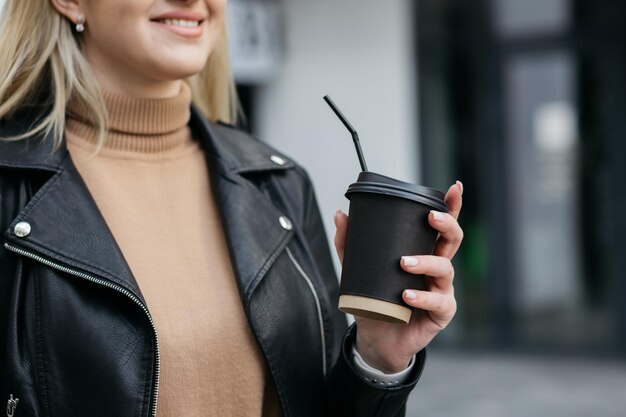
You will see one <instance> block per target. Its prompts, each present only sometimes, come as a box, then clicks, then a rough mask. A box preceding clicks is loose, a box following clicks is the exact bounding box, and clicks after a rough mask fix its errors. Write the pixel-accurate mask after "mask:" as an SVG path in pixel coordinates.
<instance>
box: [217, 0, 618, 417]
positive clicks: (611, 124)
mask: <svg viewBox="0 0 626 417" xmlns="http://www.w3.org/2000/svg"><path fill="white" fill-rule="evenodd" d="M229 18H230V41H231V52H232V60H233V66H234V70H235V76H236V79H237V83H238V86H239V92H240V96H241V99H242V105H243V108H244V110H245V113H246V115H247V119H246V121H245V123H243V125H244V128H246V129H248V130H250V131H251V132H253V133H254V134H255V135H256V136H258V137H259V138H261V140H264V141H267V142H269V143H270V144H272V145H274V146H276V147H277V148H278V149H280V150H281V151H283V152H284V153H285V154H286V155H288V156H291V157H293V158H294V159H295V160H297V161H298V162H300V163H301V164H303V165H304V166H305V167H306V168H307V170H308V171H309V173H310V174H311V176H312V178H313V181H314V183H315V186H316V190H317V195H318V199H319V202H320V206H321V209H322V213H323V215H324V220H325V222H326V227H327V231H328V233H329V238H332V236H333V234H334V226H333V225H332V215H333V213H334V211H335V209H337V208H343V209H344V210H347V208H348V201H347V200H346V199H345V197H344V196H343V193H344V192H345V190H346V188H347V186H348V185H349V184H350V183H351V182H353V181H354V180H355V179H356V176H357V174H358V172H359V166H358V161H357V158H356V155H355V153H354V149H353V146H352V143H351V140H350V136H349V134H348V132H347V131H346V130H345V128H344V127H343V126H342V125H341V124H340V122H339V121H338V120H337V118H336V117H335V116H334V115H333V114H332V112H331V111H330V109H329V108H328V107H327V106H326V104H325V103H324V102H323V100H322V96H323V95H325V94H330V95H331V97H333V99H334V100H335V102H336V103H337V105H338V106H339V107H340V108H341V109H342V110H343V112H344V114H345V115H346V116H347V117H348V118H349V120H350V121H351V122H352V124H353V125H354V126H355V127H356V129H357V130H358V132H359V134H360V137H361V143H362V145H363V148H364V152H365V156H366V159H367V161H368V165H369V168H370V169H371V170H372V171H375V172H379V173H382V174H386V175H389V176H392V177H396V178H399V179H402V180H406V181H411V182H418V183H420V184H424V185H428V186H432V187H435V188H440V189H447V187H448V186H449V185H450V184H453V183H454V181H455V180H457V179H459V180H461V181H463V183H464V185H465V195H464V207H463V212H462V216H461V219H460V222H461V225H462V226H463V228H464V230H465V241H464V244H463V246H462V248H461V251H460V253H459V255H458V256H457V257H456V259H455V262H456V264H455V265H456V270H457V278H456V289H457V293H456V294H457V298H458V301H459V309H458V313H457V316H456V318H455V320H454V322H453V324H452V325H451V326H450V327H449V328H448V329H446V331H445V332H444V333H443V334H442V335H440V337H439V338H438V339H437V340H436V342H435V343H433V345H432V348H430V352H429V360H428V362H427V366H426V370H425V372H424V375H423V377H422V380H421V381H420V383H419V385H418V388H417V389H416V390H415V391H414V393H413V394H412V396H411V400H410V404H409V407H408V415H409V416H418V415H428V416H429V417H434V416H459V417H461V416H463V417H468V416H482V417H486V416H528V415H532V416H624V415H626V395H624V394H625V393H626V302H625V301H624V298H625V297H626V274H625V273H624V271H626V220H625V218H624V213H625V212H626V195H625V194H626V186H624V182H625V181H626V138H625V137H624V132H625V131H626V117H625V116H626V115H625V112H624V109H626V82H625V80H626V60H625V53H626V33H625V32H626V29H625V28H626V1H624V0H600V1H592V0H417V1H410V0H395V1H386V2H382V1H375V0H332V1H330V0H317V1H306V0H289V1H287V0H283V1H280V0H274V1H273V0H230V5H229Z"/></svg>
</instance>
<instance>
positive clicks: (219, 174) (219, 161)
mask: <svg viewBox="0 0 626 417" xmlns="http://www.w3.org/2000/svg"><path fill="white" fill-rule="evenodd" d="M191 114H192V116H191V121H190V126H191V129H192V131H193V133H194V135H195V136H196V137H197V139H198V140H199V141H200V142H201V144H202V146H203V147H204V149H205V151H206V155H207V163H208V164H209V167H210V172H211V180H212V184H213V188H214V193H215V198H216V199H217V205H218V207H219V209H220V214H221V218H222V222H223V225H224V232H225V235H226V239H227V244H228V248H229V252H230V256H231V261H232V264H233V268H234V271H235V274H236V277H237V280H238V285H239V288H240V291H241V294H242V297H243V301H244V305H245V306H246V308H247V300H248V299H249V297H250V295H251V294H252V292H253V291H254V288H255V287H256V285H257V284H258V282H259V281H260V280H261V278H262V277H263V276H264V275H265V273H266V272H267V271H268V270H269V268H270V267H271V265H272V264H273V262H274V260H275V259H276V257H277V256H278V254H280V252H281V251H282V250H283V249H284V247H285V246H286V245H287V243H288V241H289V239H290V238H291V236H292V233H293V232H292V231H291V230H287V229H286V228H285V227H284V221H283V224H281V221H280V218H281V216H285V215H286V214H285V213H281V212H280V210H278V209H277V208H276V206H275V205H274V204H273V203H272V201H271V199H270V198H269V196H268V195H266V194H264V193H262V192H261V191H260V190H259V189H258V188H257V187H256V186H255V185H254V184H253V182H252V181H250V180H249V179H250V178H253V177H254V176H255V175H266V174H271V173H276V172H280V171H283V170H288V169H292V168H293V167H294V164H293V163H292V162H291V161H289V160H288V159H287V158H284V157H282V156H280V155H277V154H276V153H275V152H273V151H272V150H271V149H270V148H269V147H267V146H266V145H263V144H261V143H259V142H256V141H254V140H252V139H251V138H250V137H249V136H248V135H246V134H243V133H241V132H239V131H237V130H235V129H233V128H231V127H225V126H220V125H216V126H212V125H211V124H210V123H209V122H207V121H206V119H205V118H204V117H203V116H202V115H201V114H200V113H199V112H198V110H197V109H196V108H195V107H193V106H192V112H191ZM49 136H50V135H49ZM51 139H52V138H51V137H47V138H46V139H45V140H43V141H40V140H36V139H33V140H32V141H31V140H29V141H18V142H12V143H4V144H2V151H3V152H2V153H1V155H0V166H6V167H12V168H21V169H36V170H44V171H48V172H49V173H50V174H51V178H50V179H49V180H48V181H47V182H46V183H45V184H44V185H43V186H42V187H41V189H39V190H38V191H37V192H36V194H35V195H34V196H33V198H31V200H30V201H29V202H28V204H27V205H26V206H25V207H24V209H23V210H22V211H21V213H19V215H18V216H17V217H16V218H15V220H14V221H13V222H12V223H11V225H10V227H9V229H8V230H7V231H6V232H5V238H6V241H7V243H9V244H11V245H13V246H15V247H18V248H22V249H23V250H27V251H29V252H33V253H34V254H37V255H38V256H42V257H43V258H45V259H47V260H50V261H53V262H55V263H59V264H62V265H64V266H68V267H70V268H75V269H79V270H81V271H85V272H87V273H89V274H93V275H96V276H99V277H103V278H106V279H108V280H110V281H112V282H113V283H115V284H118V285H121V286H123V287H124V288H126V289H127V290H129V291H131V292H132V293H133V294H134V295H135V296H137V297H138V298H139V299H140V300H142V301H143V297H142V295H141V291H140V290H139V287H138V284H137V282H136V280H135V278H134V277H133V274H132V272H131V270H130V268H129V267H128V264H127V262H126V260H125V259H124V256H123V255H122V253H121V250H120V249H119V247H118V245H117V243H116V242H115V239H114V237H113V236H112V234H111V232H110V230H109V228H108V226H107V225H106V223H105V221H104V219H103V217H102V215H101V214H100V211H99V209H98V207H97V205H96V203H95V201H94V200H93V198H92V197H91V194H90V193H89V190H88V189H87V186H86V185H85V183H84V181H83V179H82V178H81V176H80V174H79V173H78V171H77V170H76V167H75V166H74V164H73V163H72V161H71V158H70V157H69V153H68V152H67V149H66V147H65V145H64V144H62V145H61V148H60V149H58V150H56V151H53V150H52V149H51V147H50V144H51V143H52V141H51ZM35 144H37V145H35ZM276 156H279V159H278V161H279V162H280V163H277V162H275V161H276V160H277V159H276ZM21 221H25V222H28V223H29V224H30V225H31V233H30V234H29V235H28V236H26V237H18V236H16V235H15V233H14V232H13V229H14V227H15V225H16V224H17V223H19V222H21ZM209 256H210V255H209Z"/></svg>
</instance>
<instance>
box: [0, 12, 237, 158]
mask: <svg viewBox="0 0 626 417" xmlns="http://www.w3.org/2000/svg"><path fill="white" fill-rule="evenodd" d="M71 24H72V23H71V22H70V21H69V20H68V19H66V18H65V17H64V16H62V15H61V14H60V13H58V12H57V11H56V9H54V7H52V5H51V3H50V1H49V0H6V2H5V4H4V7H3V10H2V11H1V12H0V120H4V119H8V118H10V117H11V116H12V115H14V114H15V112H16V111H17V110H19V109H21V108H23V107H28V106H35V107H43V108H45V110H46V111H47V113H45V114H42V115H41V116H40V118H39V119H38V120H37V121H36V122H35V123H34V124H33V125H32V126H30V127H29V130H28V131H27V132H25V133H22V134H20V135H18V136H14V137H11V138H5V139H9V140H19V139H24V138H27V137H31V136H33V135H36V134H44V135H47V134H49V133H50V132H53V136H54V148H55V149H56V148H58V146H59V145H60V144H61V142H62V140H63V132H64V130H65V109H66V106H67V103H68V101H69V100H70V97H71V98H72V100H78V101H79V102H82V103H83V104H84V105H86V106H87V108H88V109H89V110H91V112H92V113H93V115H94V121H95V123H96V127H97V128H98V131H99V135H98V148H100V146H102V144H103V143H104V141H105V137H106V123H107V115H106V108H105V106H104V102H103V100H102V96H101V94H100V90H99V88H98V85H97V83H96V80H95V78H94V76H93V74H92V71H91V68H90V66H89V63H88V62H87V60H86V59H85V57H84V56H83V54H82V52H81V48H80V42H79V39H78V37H77V35H76V34H74V33H73V32H72V27H71ZM221 35H222V36H220V39H219V40H218V42H217V44H216V45H215V48H214V49H213V51H212V52H211V55H210V57H209V59H208V60H207V63H206V65H205V66H204V68H203V69H202V70H201V71H200V73H198V74H196V75H194V76H193V77H191V78H189V79H188V80H187V82H188V83H189V84H190V86H191V90H192V96H193V100H194V102H195V104H196V105H197V106H198V108H199V109H200V111H201V112H202V113H204V115H205V116H206V117H207V118H208V119H210V120H222V121H225V122H229V123H234V122H235V121H236V119H237V111H238V105H237V95H236V89H235V83H234V80H233V77H232V73H231V70H230V63H229V60H228V44H227V36H226V24H225V22H224V24H223V25H222V31H221Z"/></svg>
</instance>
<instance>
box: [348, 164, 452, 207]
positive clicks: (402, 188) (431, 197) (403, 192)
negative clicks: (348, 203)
mask: <svg viewBox="0 0 626 417" xmlns="http://www.w3.org/2000/svg"><path fill="white" fill-rule="evenodd" d="M352 193H374V194H384V195H391V196H395V197H400V198H406V199H408V200H413V201H417V202H418V203H422V204H426V205H428V206H431V207H432V208H433V209H435V210H438V211H443V212H448V205H447V204H446V203H445V202H444V201H443V199H444V197H445V194H444V193H442V192H441V191H439V190H435V189H434V188H429V187H424V186H421V185H415V184H411V183H408V182H404V181H399V180H396V179H393V178H390V177H386V176H384V175H380V174H376V173H374V172H369V171H368V172H361V173H360V174H359V178H358V179H357V182H355V183H353V184H350V186H349V187H348V191H346V197H347V198H348V199H350V194H352Z"/></svg>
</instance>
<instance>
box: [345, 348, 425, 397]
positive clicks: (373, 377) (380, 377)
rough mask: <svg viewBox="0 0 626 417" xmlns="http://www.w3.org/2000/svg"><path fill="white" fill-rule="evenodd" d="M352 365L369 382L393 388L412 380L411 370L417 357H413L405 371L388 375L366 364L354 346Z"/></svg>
mask: <svg viewBox="0 0 626 417" xmlns="http://www.w3.org/2000/svg"><path fill="white" fill-rule="evenodd" d="M352 365H354V368H355V370H356V371H357V373H359V374H360V375H361V376H362V377H363V378H365V379H366V380H367V381H368V382H370V383H373V384H377V385H381V386H384V387H393V386H397V385H401V384H403V383H405V382H406V381H407V380H408V379H409V378H410V376H411V370H412V369H413V366H414V365H415V355H413V357H412V358H411V362H409V366H408V367H407V368H406V369H405V370H403V371H401V372H398V373H395V374H386V373H384V372H382V371H380V370H378V369H376V368H374V367H373V366H370V365H369V364H368V363H367V362H365V360H364V359H363V358H362V357H361V355H360V354H359V352H357V350H356V348H355V347H354V346H352Z"/></svg>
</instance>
